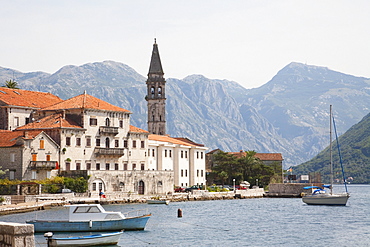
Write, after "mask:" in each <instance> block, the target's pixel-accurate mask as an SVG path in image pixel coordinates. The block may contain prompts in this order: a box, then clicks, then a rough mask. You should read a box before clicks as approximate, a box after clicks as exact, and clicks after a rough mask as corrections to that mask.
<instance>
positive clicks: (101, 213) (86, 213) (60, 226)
mask: <svg viewBox="0 0 370 247" xmlns="http://www.w3.org/2000/svg"><path fill="white" fill-rule="evenodd" d="M65 207H69V214H68V219H66V220H60V219H59V220H29V221H26V223H28V224H33V225H34V229H35V232H49V231H51V232H102V231H121V230H125V231H137V230H144V228H145V226H146V223H147V222H148V220H149V218H150V216H151V214H145V215H140V216H134V217H125V216H124V215H123V214H122V213H121V212H108V211H105V209H104V208H103V207H102V206H101V205H100V204H74V205H66V206H65Z"/></svg>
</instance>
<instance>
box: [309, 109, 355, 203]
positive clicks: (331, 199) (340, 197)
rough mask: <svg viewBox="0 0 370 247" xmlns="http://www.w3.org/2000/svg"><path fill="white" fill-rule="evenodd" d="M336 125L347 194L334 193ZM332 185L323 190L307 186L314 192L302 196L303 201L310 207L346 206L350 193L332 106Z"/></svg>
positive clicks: (325, 186)
mask: <svg viewBox="0 0 370 247" xmlns="http://www.w3.org/2000/svg"><path fill="white" fill-rule="evenodd" d="M333 123H334V129H335V134H336V140H337V146H338V153H339V159H340V164H341V167H342V175H343V180H344V186H345V188H346V193H339V194H334V193H333V180H334V175H333V174H334V173H333V155H332V125H333ZM330 173H331V174H330V185H324V186H323V188H322V187H319V186H307V187H304V189H311V190H313V192H312V193H311V194H306V195H303V196H302V201H303V202H304V203H306V204H308V205H327V206H346V204H347V201H348V198H349V193H348V190H347V182H346V179H345V177H344V169H343V164H342V156H341V154H340V149H339V143H338V135H337V131H336V127H335V121H334V117H333V113H332V106H331V105H330ZM325 188H327V189H330V192H329V193H327V192H326V190H325Z"/></svg>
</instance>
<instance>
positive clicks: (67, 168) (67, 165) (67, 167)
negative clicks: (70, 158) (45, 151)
mask: <svg viewBox="0 0 370 247" xmlns="http://www.w3.org/2000/svg"><path fill="white" fill-rule="evenodd" d="M70 170H71V163H69V162H66V171H70Z"/></svg>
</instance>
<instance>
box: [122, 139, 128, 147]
mask: <svg viewBox="0 0 370 247" xmlns="http://www.w3.org/2000/svg"><path fill="white" fill-rule="evenodd" d="M123 147H124V148H127V147H128V145H127V140H123Z"/></svg>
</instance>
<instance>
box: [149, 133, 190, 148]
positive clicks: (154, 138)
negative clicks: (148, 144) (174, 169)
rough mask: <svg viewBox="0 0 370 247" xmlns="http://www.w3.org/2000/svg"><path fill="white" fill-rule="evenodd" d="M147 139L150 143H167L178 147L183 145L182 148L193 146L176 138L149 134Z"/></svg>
mask: <svg viewBox="0 0 370 247" xmlns="http://www.w3.org/2000/svg"><path fill="white" fill-rule="evenodd" d="M148 139H149V140H151V141H161V142H168V143H173V144H179V145H184V146H194V145H191V144H190V143H188V142H184V141H181V140H178V139H176V138H172V137H169V136H162V135H154V134H150V135H149V137H148Z"/></svg>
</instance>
